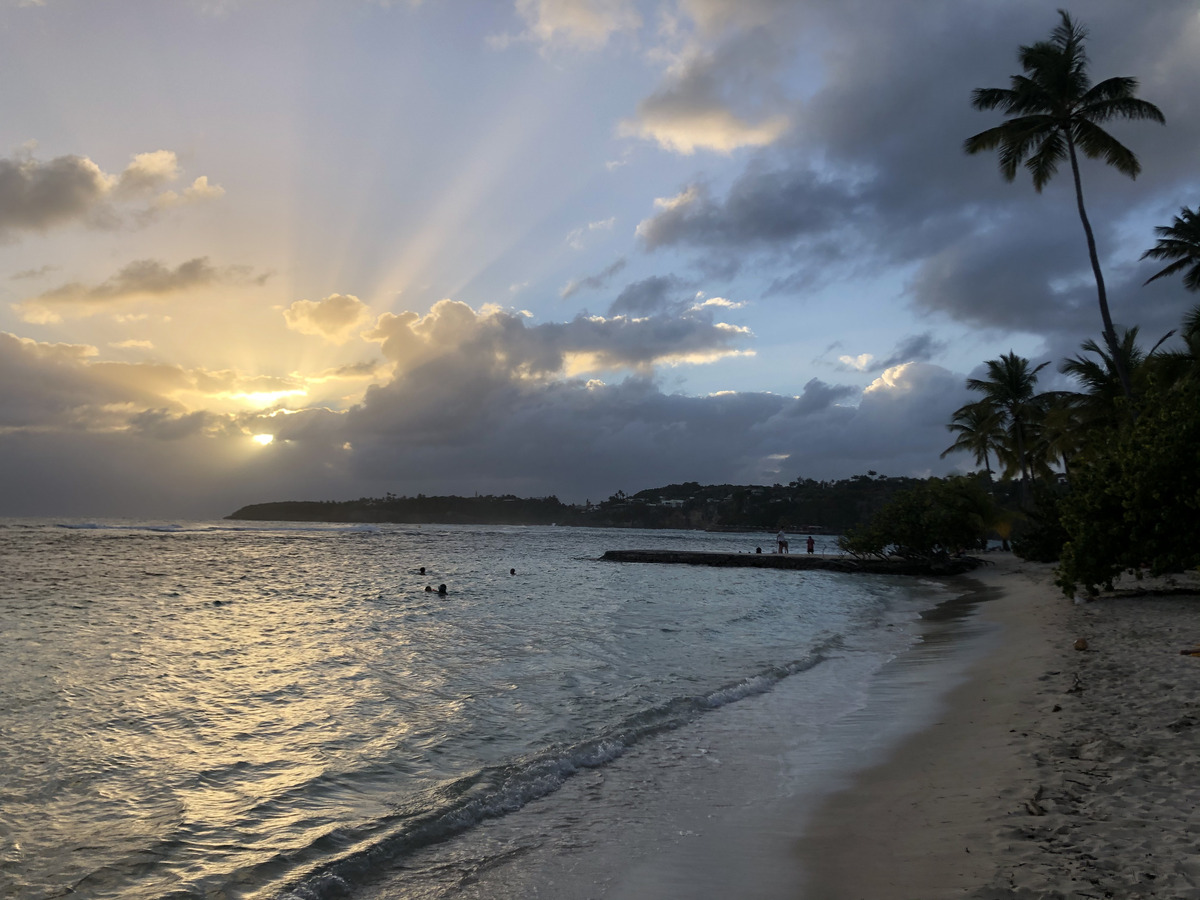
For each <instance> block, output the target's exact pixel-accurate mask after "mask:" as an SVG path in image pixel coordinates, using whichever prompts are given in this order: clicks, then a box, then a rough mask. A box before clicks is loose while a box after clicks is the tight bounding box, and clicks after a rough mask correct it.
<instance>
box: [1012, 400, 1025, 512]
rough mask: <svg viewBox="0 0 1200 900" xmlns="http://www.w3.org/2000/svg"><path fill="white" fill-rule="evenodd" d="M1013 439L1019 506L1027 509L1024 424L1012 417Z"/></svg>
mask: <svg viewBox="0 0 1200 900" xmlns="http://www.w3.org/2000/svg"><path fill="white" fill-rule="evenodd" d="M1013 437H1014V438H1016V445H1017V467H1018V468H1019V469H1020V471H1021V491H1020V493H1021V506H1023V507H1025V508H1026V509H1028V508H1029V475H1028V474H1027V472H1028V465H1027V463H1028V460H1027V459H1026V458H1025V423H1024V422H1022V421H1021V420H1020V418H1018V417H1017V416H1016V415H1014V416H1013Z"/></svg>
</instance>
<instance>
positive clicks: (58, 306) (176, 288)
mask: <svg viewBox="0 0 1200 900" xmlns="http://www.w3.org/2000/svg"><path fill="white" fill-rule="evenodd" d="M266 277H267V276H266V275H255V274H254V273H253V272H252V271H251V270H250V269H249V268H247V267H246V266H225V267H220V268H219V267H217V266H214V265H213V264H212V263H211V262H210V261H209V259H208V257H206V256H200V257H197V258H195V259H190V260H187V261H186V262H182V263H180V264H179V265H178V266H175V267H173V268H172V267H171V266H167V265H164V264H163V263H161V262H159V261H158V260H156V259H139V260H134V261H133V262H131V263H129V264H128V265H126V266H124V267H123V268H121V270H120V271H118V272H117V273H116V274H115V275H113V276H112V277H111V278H108V279H106V280H105V281H103V282H101V283H99V284H94V285H88V284H83V283H80V282H70V283H68V284H64V285H60V286H59V287H56V288H53V289H51V290H48V291H45V292H43V293H41V294H38V295H37V296H34V297H29V298H26V299H25V300H22V301H21V302H20V303H19V304H17V307H16V308H17V310H18V312H20V313H21V315H22V317H24V318H25V319H27V320H30V321H53V320H54V319H55V318H57V317H60V316H61V315H63V314H64V313H74V314H77V315H89V314H91V313H92V312H95V311H96V310H98V309H100V308H103V307H105V306H108V305H110V304H113V303H116V302H120V301H123V300H129V299H131V298H141V297H161V296H165V295H169V294H175V293H181V292H184V291H189V290H193V289H196V288H202V287H207V286H210V285H213V284H231V283H242V284H247V283H253V284H262V283H263V281H264V280H265V279H266Z"/></svg>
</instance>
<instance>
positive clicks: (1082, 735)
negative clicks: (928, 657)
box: [795, 554, 1200, 900]
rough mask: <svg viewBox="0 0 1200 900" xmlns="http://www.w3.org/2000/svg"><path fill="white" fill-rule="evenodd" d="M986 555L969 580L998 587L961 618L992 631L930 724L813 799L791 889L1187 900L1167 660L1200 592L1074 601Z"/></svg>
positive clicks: (1042, 579)
mask: <svg viewBox="0 0 1200 900" xmlns="http://www.w3.org/2000/svg"><path fill="white" fill-rule="evenodd" d="M995 562H996V564H995V565H994V566H988V567H985V568H983V569H980V570H977V571H976V572H975V573H972V575H970V576H968V580H970V581H973V582H977V583H978V584H979V585H980V586H981V587H983V588H992V589H998V594H997V596H996V598H995V599H994V600H992V601H990V602H988V603H984V604H982V605H981V607H980V609H979V611H978V613H977V615H978V616H979V617H980V618H981V619H982V621H984V622H987V623H992V624H993V625H995V626H996V627H997V628H998V629H999V639H998V640H997V641H995V642H994V646H993V647H992V648H991V649H990V650H989V651H988V652H987V653H985V654H983V655H982V657H981V658H979V659H976V660H975V661H974V662H973V664H972V665H971V666H970V667H969V669H968V671H967V673H966V679H965V681H963V682H962V683H960V684H958V685H957V686H955V687H953V688H952V689H951V690H950V691H949V692H948V693H946V694H945V696H944V698H943V703H942V707H941V714H940V715H938V716H937V717H936V718H935V720H934V722H933V724H931V725H929V726H928V727H926V728H924V729H923V730H921V731H919V732H917V733H915V734H912V735H910V736H909V737H907V738H906V739H904V740H903V741H901V742H900V743H899V744H898V745H897V746H896V747H894V748H893V750H892V751H891V752H890V753H889V754H888V756H887V758H886V760H885V761H883V762H882V763H880V764H878V765H875V766H872V767H869V768H867V769H866V770H864V771H861V772H860V773H859V774H858V775H857V776H855V777H854V778H853V779H852V781H851V784H850V786H849V787H847V788H845V789H843V790H840V791H838V792H836V793H834V794H832V795H831V796H829V797H827V798H826V799H825V800H824V801H823V802H822V803H820V804H819V806H818V808H817V810H816V811H815V813H814V815H813V816H812V818H811V820H810V822H809V827H808V828H806V830H805V832H804V834H803V835H802V836H801V838H800V839H799V840H798V841H797V842H796V845H795V849H796V853H797V856H798V859H799V861H800V862H799V864H800V867H801V869H802V870H803V872H804V876H805V884H804V890H803V892H802V894H801V896H803V897H805V898H811V900H818V898H819V900H843V898H855V900H858V898H870V900H912V898H914V897H920V898H922V900H939V898H950V897H970V898H975V900H1007V898H1013V900H1016V898H1027V897H1055V898H1076V897H1078V898H1084V897H1105V896H1109V897H1123V898H1124V897H1129V898H1134V897H1194V898H1200V856H1198V855H1197V854H1196V851H1195V849H1194V846H1195V835H1196V833H1197V831H1200V812H1198V811H1197V808H1198V806H1200V804H1198V803H1197V801H1198V800H1200V787H1198V785H1200V780H1198V776H1200V763H1198V762H1197V759H1198V758H1200V702H1197V699H1196V698H1197V688H1200V659H1197V658H1193V657H1189V656H1181V655H1180V651H1181V650H1182V649H1185V648H1188V647H1191V646H1194V645H1195V642H1196V641H1198V640H1200V584H1198V583H1197V581H1196V579H1195V578H1194V577H1192V578H1181V579H1178V581H1182V582H1183V583H1184V587H1185V588H1186V589H1189V590H1195V592H1194V593H1186V594H1178V593H1177V591H1178V587H1177V586H1174V584H1175V582H1173V581H1168V582H1167V587H1168V589H1172V590H1173V593H1172V594H1171V595H1170V596H1156V595H1153V594H1151V595H1150V596H1145V595H1142V594H1141V593H1140V592H1136V591H1135V588H1134V585H1136V587H1137V588H1150V589H1151V591H1153V590H1154V588H1155V587H1156V585H1153V584H1142V585H1137V584H1136V582H1133V583H1131V582H1129V581H1127V582H1124V583H1120V584H1118V589H1117V591H1116V592H1115V593H1114V594H1112V595H1105V596H1102V597H1101V598H1100V599H1099V600H1097V601H1094V602H1092V603H1087V604H1073V603H1072V602H1071V601H1069V600H1067V599H1065V598H1064V597H1063V596H1062V595H1061V593H1059V592H1058V591H1057V589H1055V588H1054V587H1053V585H1052V583H1051V574H1050V573H1051V571H1052V566H1049V565H1045V564H1037V563H1027V562H1024V561H1021V560H1019V559H1016V558H1014V557H1012V556H1011V555H1008V554H1005V555H1003V556H1001V555H1000V554H997V555H996V560H995ZM1157 586H1158V587H1161V585H1157ZM1078 638H1083V639H1084V640H1086V641H1087V643H1088V648H1087V650H1084V651H1078V650H1076V649H1075V641H1076V640H1077V639H1078Z"/></svg>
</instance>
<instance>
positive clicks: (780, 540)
mask: <svg viewBox="0 0 1200 900" xmlns="http://www.w3.org/2000/svg"><path fill="white" fill-rule="evenodd" d="M775 543H776V545H777V547H776V550H775V552H776V553H787V552H788V542H787V535H785V534H784V533H783V529H782V528H780V529H779V534H777V535H775Z"/></svg>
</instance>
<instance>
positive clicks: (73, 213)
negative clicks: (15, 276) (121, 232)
mask: <svg viewBox="0 0 1200 900" xmlns="http://www.w3.org/2000/svg"><path fill="white" fill-rule="evenodd" d="M179 174H180V169H179V161H178V159H177V158H176V155H175V153H174V152H172V151H170V150H155V151H153V152H150V153H139V154H137V155H136V156H134V157H133V161H132V162H131V163H130V164H129V165H128V166H127V167H126V168H125V169H124V171H122V172H121V173H120V174H119V175H110V174H107V173H105V172H104V171H103V170H102V169H101V168H100V167H99V166H98V165H96V163H94V162H92V160H90V159H88V158H87V157H85V156H75V155H67V156H59V157H56V158H54V159H51V160H48V161H44V162H43V161H39V160H37V159H35V158H34V157H33V156H32V154H31V153H29V152H21V153H19V154H17V155H16V156H13V157H11V158H8V159H0V238H5V237H11V236H12V235H13V234H16V233H19V232H27V231H34V232H44V231H47V230H49V229H51V228H55V227H58V226H62V225H66V224H68V223H71V222H81V223H84V224H88V225H101V224H104V225H111V224H112V223H114V222H119V218H118V217H117V216H116V213H115V212H114V211H113V208H112V207H111V203H112V202H120V203H126V204H128V203H135V202H138V201H142V200H149V202H150V206H148V207H146V208H142V209H138V210H135V218H137V219H138V220H139V221H142V220H145V218H146V217H147V216H151V215H153V213H154V212H155V210H158V209H164V208H167V207H170V206H176V205H179V204H181V203H186V202H193V201H198V200H205V199H212V198H214V197H218V196H220V195H221V194H223V193H224V190H223V189H222V188H220V187H218V186H216V185H210V184H209V183H208V178H207V176H203V175H202V176H200V177H199V178H197V179H196V180H195V181H194V182H193V183H192V185H191V187H189V188H187V189H186V190H185V191H184V192H183V194H182V195H179V194H176V193H174V192H173V191H167V192H166V193H164V194H161V195H159V196H158V197H156V198H151V196H150V195H152V194H153V193H154V192H155V191H157V190H160V189H161V188H163V187H164V186H165V185H167V184H169V183H170V182H172V181H174V180H176V179H177V178H178V177H179Z"/></svg>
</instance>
